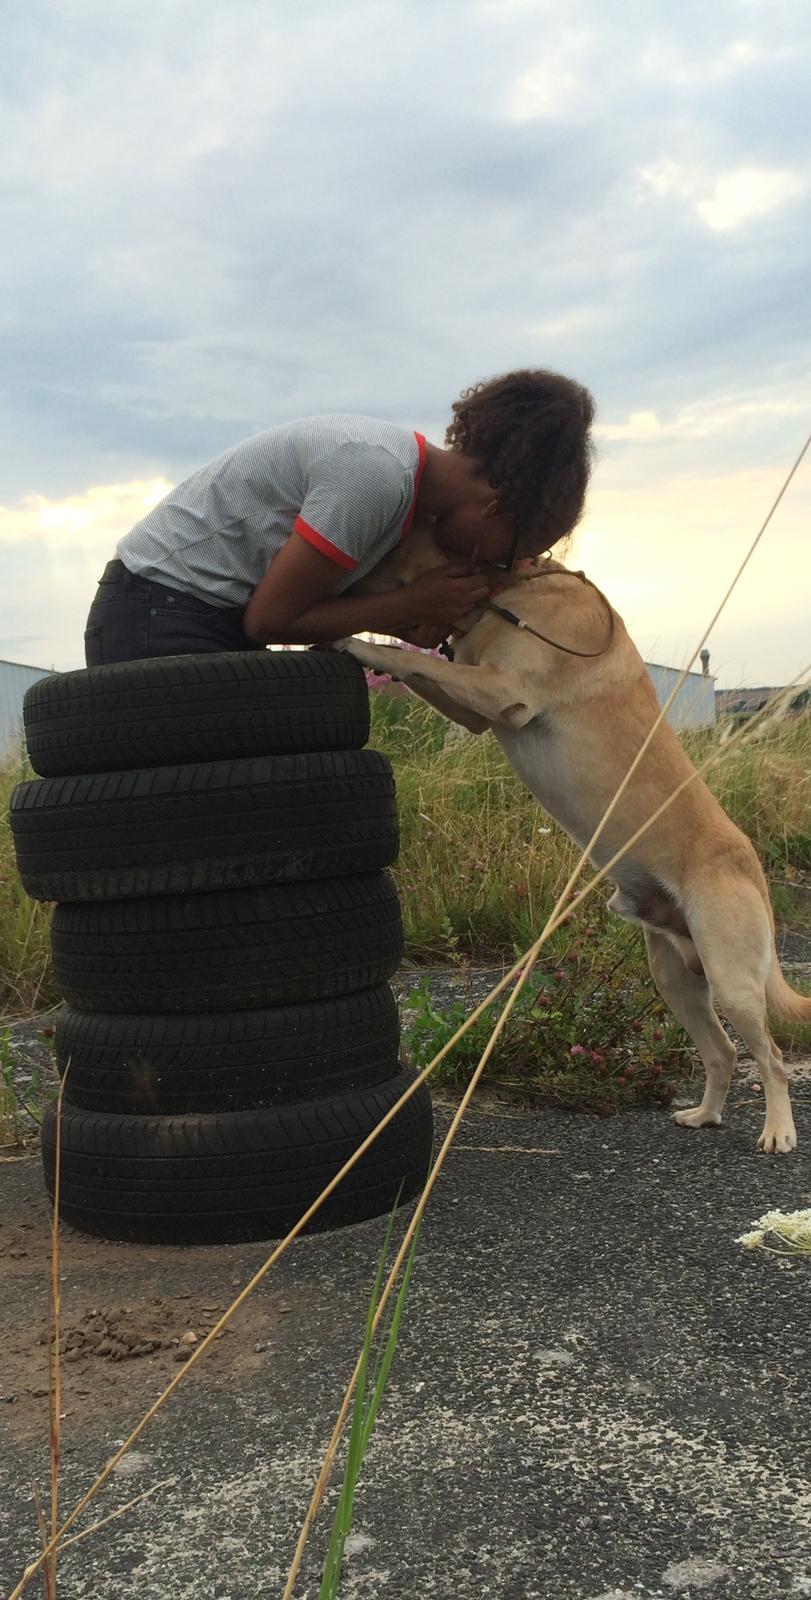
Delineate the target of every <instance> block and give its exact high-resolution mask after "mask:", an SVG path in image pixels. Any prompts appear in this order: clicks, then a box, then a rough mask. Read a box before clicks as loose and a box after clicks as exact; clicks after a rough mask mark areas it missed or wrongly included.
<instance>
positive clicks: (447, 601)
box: [399, 561, 490, 643]
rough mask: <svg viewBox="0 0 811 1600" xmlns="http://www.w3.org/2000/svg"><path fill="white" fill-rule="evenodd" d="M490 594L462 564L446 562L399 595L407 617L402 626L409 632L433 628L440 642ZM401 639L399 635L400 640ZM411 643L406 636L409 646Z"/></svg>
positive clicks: (481, 580) (479, 576) (479, 577)
mask: <svg viewBox="0 0 811 1600" xmlns="http://www.w3.org/2000/svg"><path fill="white" fill-rule="evenodd" d="M489 593H490V589H489V587H488V584H487V581H486V579H485V578H484V577H483V576H482V574H481V573H475V572H474V573H470V572H469V571H468V567H467V564H466V563H465V562H464V561H446V562H445V563H444V565H443V566H441V567H431V569H430V571H428V572H423V573H422V574H421V576H420V577H419V578H415V579H414V582H413V583H407V584H406V585H405V586H404V587H403V588H402V589H401V590H400V591H399V597H400V600H401V603H402V605H403V609H404V613H410V614H409V615H405V626H406V628H407V629H409V630H411V629H413V628H420V629H421V628H423V627H427V626H428V625H429V624H432V625H433V627H434V629H435V630H440V631H439V641H438V642H440V641H441V640H442V639H446V638H447V636H448V634H449V633H450V632H451V630H452V629H453V625H454V623H455V622H458V621H459V619H460V618H461V617H465V616H467V613H468V612H469V611H472V610H473V609H474V607H475V606H476V604H477V602H478V601H479V600H485V599H486V598H487V596H488V595H489ZM412 614H413V619H414V620H413V622H412V620H411V615H412ZM404 637H405V634H404V633H402V632H401V633H400V638H404ZM412 642H413V640H411V638H410V633H409V643H412Z"/></svg>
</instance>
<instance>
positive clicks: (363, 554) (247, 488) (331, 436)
mask: <svg viewBox="0 0 811 1600" xmlns="http://www.w3.org/2000/svg"><path fill="white" fill-rule="evenodd" d="M424 462H425V440H424V438H423V437H422V434H419V433H412V432H410V430H409V429H408V428H403V427H398V426H397V424H395V423H390V422H377V421H375V419H374V418H373V417H355V416H324V417H303V418H301V419H300V420H299V421H297V422H287V423H284V424H282V426H281V427H278V428H268V429H267V430H266V431H265V432H264V433H257V434H254V436H253V437H252V438H250V439H245V440H244V441H243V442H242V444H237V445H234V446H233V447H232V448H231V449H230V450H226V451H224V452H223V454H222V455H220V456H217V457H216V459H215V460H214V461H211V462H209V464H208V466H206V467H201V468H200V470H199V472H193V473H192V475H191V477H189V478H185V479H184V481H183V482H182V483H179V484H178V485H177V488H175V489H172V491H171V493H170V494H168V495H167V496H166V498H165V499H164V500H161V501H160V503H159V504H158V505H156V506H154V507H153V509H152V510H151V511H150V512H149V513H148V515H147V516H145V517H144V518H143V519H142V521H140V522H138V523H136V525H135V527H134V528H132V529H131V530H130V532H129V533H127V534H125V536H124V538H123V539H121V540H120V541H119V544H118V547H117V550H116V555H117V556H118V557H119V559H120V560H121V561H123V563H124V565H125V567H127V568H128V569H129V571H130V572H134V573H138V574H139V575H141V576H142V577H145V578H154V580H155V581H156V582H157V583H164V584H167V585H168V586H169V587H170V588H174V589H180V590H182V591H185V592H186V593H188V594H192V595H195V596H196V598H197V599H198V600H205V601H208V603H209V604H210V605H215V606H245V605H246V604H247V602H248V600H249V598H250V595H251V594H252V592H253V590H254V589H255V587H256V585H257V584H258V583H259V581H260V579H261V578H262V577H264V574H265V572H266V571H267V569H268V567H269V566H270V564H271V562H272V561H273V558H274V556H277V555H278V553H279V551H280V550H281V548H282V546H283V544H284V543H285V542H286V540H287V539H288V538H289V537H290V534H291V533H297V534H298V535H299V536H300V537H301V538H302V539H306V540H307V542H308V544H311V545H313V546H314V547H315V549H316V550H320V551H321V552H322V554H323V555H326V556H329V558H330V560H331V561H334V562H335V564H336V566H338V567H339V568H340V569H341V577H340V581H339V583H338V586H337V590H336V593H338V594H340V593H341V591H342V590H343V589H345V588H347V586H348V585H349V584H350V583H353V582H355V581H356V580H357V579H358V578H361V577H364V576H365V575H366V573H368V572H370V571H371V570H372V568H373V567H375V566H377V564H378V562H379V561H382V560H383V557H384V556H385V555H387V554H388V552H389V551H390V550H392V549H393V548H394V546H395V545H396V544H397V543H398V542H399V540H400V539H404V538H405V537H406V535H407V534H408V533H409V531H410V528H411V523H412V521H413V518H414V505H415V501H416V496H417V490H418V488H419V481H420V475H421V473H422V468H423V465H424Z"/></svg>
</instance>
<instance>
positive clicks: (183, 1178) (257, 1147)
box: [42, 1069, 433, 1244]
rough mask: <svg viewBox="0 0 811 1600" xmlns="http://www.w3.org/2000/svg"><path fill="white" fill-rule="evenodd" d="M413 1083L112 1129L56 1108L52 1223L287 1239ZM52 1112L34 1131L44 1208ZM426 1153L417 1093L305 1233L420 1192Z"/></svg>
mask: <svg viewBox="0 0 811 1600" xmlns="http://www.w3.org/2000/svg"><path fill="white" fill-rule="evenodd" d="M414 1077H415V1074H414V1073H413V1072H412V1071H411V1070H410V1069H402V1070H401V1071H399V1072H398V1073H397V1074H396V1075H395V1076H394V1077H391V1078H389V1079H388V1081H387V1082H386V1083H383V1084H379V1085H378V1086H377V1087H376V1088H373V1089H364V1090H358V1091H357V1092H355V1093H353V1094H349V1095H342V1096H338V1097H334V1098H331V1099H328V1100H313V1101H309V1102H304V1103H301V1104H296V1105H288V1106H282V1107H278V1108H273V1109H266V1110H254V1111H236V1112H230V1113H223V1114H222V1115H220V1116H185V1117H116V1116H103V1115H98V1114H94V1113H91V1112H87V1111H80V1110H77V1109H76V1107H74V1106H72V1105H71V1104H70V1103H69V1102H67V1101H63V1104H62V1139H61V1154H60V1192H59V1211H60V1216H61V1217H62V1219H63V1220H64V1221H65V1222H67V1223H69V1224H70V1225H71V1226H72V1227H74V1228H80V1229H81V1230H82V1231H83V1232H86V1233H95V1234H101V1235H102V1237H104V1238H108V1239H135V1240H139V1241H141V1242H144V1243H167V1244H222V1243H227V1242H229V1241H236V1240H248V1239H273V1238H278V1237H280V1236H281V1235H283V1234H286V1233H287V1232H289V1230H290V1228H291V1227H293V1225H294V1224H295V1223H296V1222H297V1221H298V1220H299V1218H300V1217H301V1216H302V1215H303V1213H304V1212H305V1211H306V1210H307V1208H308V1207H309V1206H310V1205H311V1204H312V1202H313V1200H315V1199H316V1197H317V1196H318V1195H319V1194H320V1192H321V1190H322V1189H323V1188H324V1187H325V1185H326V1184H327V1183H328V1182H329V1181H330V1179H331V1178H333V1177H334V1176H335V1174H336V1172H338V1171H340V1168H341V1167H342V1166H343V1164H344V1162H345V1161H347V1160H348V1158H349V1156H350V1155H351V1154H352V1153H353V1151H355V1150H356V1149H357V1148H358V1146H359V1145H360V1144H361V1143H362V1141H363V1140H364V1139H365V1138H366V1136H367V1135H368V1134H369V1133H370V1132H371V1131H372V1129H373V1128H374V1127H375V1126H376V1124H377V1123H378V1122H379V1121H380V1119H381V1117H382V1116H384V1115H385V1113H386V1112H387V1111H388V1110H390V1108H391V1107H392V1106H393V1105H394V1104H395V1102H396V1101H397V1100H398V1099H399V1097H400V1095H401V1094H402V1093H403V1092H404V1090H405V1089H406V1088H407V1086H408V1084H409V1083H412V1082H413V1081H414ZM55 1140H56V1112H55V1108H54V1107H53V1106H51V1107H49V1108H48V1110H47V1111H46V1113H45V1116H44V1118H43V1124H42V1154H43V1164H44V1169H45V1181H46V1185H47V1188H48V1192H49V1194H50V1196H51V1199H53V1190H54V1166H55ZM432 1143H433V1118H432V1111H431V1099H430V1095H429V1093H428V1090H427V1088H426V1086H425V1084H422V1085H421V1086H420V1088H419V1089H417V1090H416V1091H415V1093H414V1094H413V1095H412V1097H411V1099H410V1100H408V1101H407V1102H406V1104H405V1106H404V1107H403V1109H402V1111H400V1112H398V1114H397V1116H396V1117H395V1118H394V1120H393V1122H391V1123H390V1124H389V1126H388V1127H387V1128H385V1129H384V1130H383V1132H382V1133H381V1134H380V1135H379V1137H378V1139H377V1140H376V1142H375V1144H373V1145H372V1146H371V1148H370V1149H369V1151H368V1152H367V1154H366V1155H365V1156H363V1157H361V1160H360V1161H359V1162H358V1164H357V1166H356V1167H354V1168H353V1169H352V1171H351V1172H349V1173H348V1174H347V1176H346V1177H345V1178H344V1179H343V1181H342V1183H340V1184H339V1186H338V1188H337V1189H336V1190H335V1192H334V1194H333V1195H331V1196H330V1198H329V1200H327V1201H326V1202H325V1204H324V1206H323V1207H322V1208H321V1210H320V1211H319V1212H317V1213H316V1216H315V1217H314V1218H313V1221H312V1223H311V1224H310V1225H309V1231H315V1230H316V1229H324V1228H338V1227H343V1226H345V1225H346V1224H347V1223H352V1222H360V1221H362V1220H363V1219H364V1218H367V1217H374V1216H378V1215H380V1213H381V1212H386V1211H389V1210H390V1209H391V1207H392V1206H393V1204H394V1201H395V1199H396V1198H397V1191H398V1189H399V1188H400V1184H401V1183H404V1187H403V1192H402V1196H401V1200H402V1201H405V1200H408V1199H409V1198H410V1197H411V1196H412V1195H414V1194H415V1193H416V1192H417V1190H418V1189H419V1188H420V1187H421V1186H422V1183H423V1182H424V1180H425V1176H426V1173H427V1169H428V1164H429V1160H430V1156H431V1150H432Z"/></svg>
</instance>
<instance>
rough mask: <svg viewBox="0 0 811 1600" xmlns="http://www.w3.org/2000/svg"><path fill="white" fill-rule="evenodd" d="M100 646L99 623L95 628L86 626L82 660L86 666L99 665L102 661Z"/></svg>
mask: <svg viewBox="0 0 811 1600" xmlns="http://www.w3.org/2000/svg"><path fill="white" fill-rule="evenodd" d="M103 659H104V658H103V655H102V647H101V623H99V624H97V626H96V627H95V628H88V629H87V630H86V631H85V636H84V660H85V666H86V667H100V666H101V665H102V662H103Z"/></svg>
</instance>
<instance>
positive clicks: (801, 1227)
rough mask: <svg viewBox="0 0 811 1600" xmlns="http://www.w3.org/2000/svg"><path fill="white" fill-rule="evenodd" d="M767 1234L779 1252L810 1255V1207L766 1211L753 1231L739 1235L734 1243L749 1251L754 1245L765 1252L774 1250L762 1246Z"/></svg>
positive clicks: (768, 1246) (770, 1246)
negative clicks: (799, 1209)
mask: <svg viewBox="0 0 811 1600" xmlns="http://www.w3.org/2000/svg"><path fill="white" fill-rule="evenodd" d="M769 1233H770V1234H772V1235H773V1236H774V1238H775V1240H777V1241H778V1246H779V1250H780V1251H791V1252H793V1253H800V1254H806V1253H807V1254H809V1255H811V1206H806V1207H805V1208H804V1210H801V1211H766V1212H765V1213H764V1215H763V1216H762V1217H759V1218H758V1220H757V1222H756V1223H755V1225H754V1228H753V1230H752V1231H751V1232H750V1233H743V1234H741V1236H740V1238H739V1239H736V1241H735V1243H736V1244H742V1245H744V1246H745V1247H746V1248H747V1249H749V1250H753V1249H754V1248H755V1246H756V1245H763V1247H764V1249H766V1250H769V1249H774V1246H773V1245H765V1244H764V1240H765V1238H766V1235H767V1234H769Z"/></svg>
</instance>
